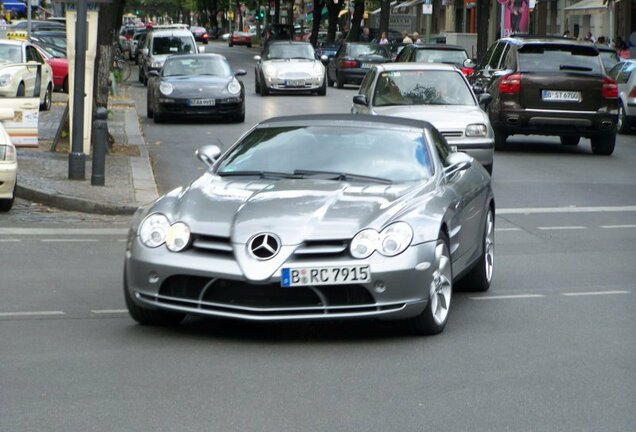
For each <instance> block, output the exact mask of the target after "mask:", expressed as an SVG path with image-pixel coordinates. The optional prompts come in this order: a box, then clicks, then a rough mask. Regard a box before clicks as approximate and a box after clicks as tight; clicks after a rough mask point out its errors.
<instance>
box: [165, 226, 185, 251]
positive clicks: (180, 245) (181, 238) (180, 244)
mask: <svg viewBox="0 0 636 432" xmlns="http://www.w3.org/2000/svg"><path fill="white" fill-rule="evenodd" d="M189 243H190V227H188V226H187V225H186V224H184V223H183V222H177V223H174V224H172V226H170V228H168V232H167V233H166V246H167V247H168V249H170V250H171V251H172V252H179V251H182V250H183V249H185V248H186V247H187V246H188V244H189Z"/></svg>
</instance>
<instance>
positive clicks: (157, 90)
mask: <svg viewBox="0 0 636 432" xmlns="http://www.w3.org/2000/svg"><path fill="white" fill-rule="evenodd" d="M149 74H150V75H149V78H150V79H149V80H148V99H147V107H148V111H147V114H148V118H154V120H155V123H158V122H161V121H165V120H166V119H167V118H168V117H169V116H171V117H174V116H178V115H188V116H200V117H203V116H205V117H224V118H227V119H229V120H231V121H235V122H243V121H245V87H244V85H243V83H242V82H241V81H240V80H239V79H238V78H237V76H243V75H245V71H244V70H241V69H239V70H237V71H236V72H235V71H234V70H233V69H232V67H231V66H230V64H229V63H228V62H227V59H226V58H225V57H223V56H221V55H219V54H189V55H185V54H184V55H172V56H170V57H168V58H167V59H166V62H165V63H164V65H163V68H162V69H161V73H159V72H156V71H151V72H149Z"/></svg>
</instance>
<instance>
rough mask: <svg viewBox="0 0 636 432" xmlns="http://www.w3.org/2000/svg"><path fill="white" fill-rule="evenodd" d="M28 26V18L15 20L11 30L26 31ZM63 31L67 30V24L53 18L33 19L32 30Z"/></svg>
mask: <svg viewBox="0 0 636 432" xmlns="http://www.w3.org/2000/svg"><path fill="white" fill-rule="evenodd" d="M27 28H28V20H15V21H13V23H12V24H11V27H10V29H9V31H26V30H27ZM48 30H51V31H61V32H64V31H65V30H66V24H62V23H60V22H57V21H52V20H31V31H32V32H38V31H48Z"/></svg>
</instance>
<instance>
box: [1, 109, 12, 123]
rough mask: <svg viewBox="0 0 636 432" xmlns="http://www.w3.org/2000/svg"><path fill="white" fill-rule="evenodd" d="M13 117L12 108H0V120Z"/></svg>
mask: <svg viewBox="0 0 636 432" xmlns="http://www.w3.org/2000/svg"><path fill="white" fill-rule="evenodd" d="M14 117H15V111H14V110H13V108H0V121H2V120H13V119H14Z"/></svg>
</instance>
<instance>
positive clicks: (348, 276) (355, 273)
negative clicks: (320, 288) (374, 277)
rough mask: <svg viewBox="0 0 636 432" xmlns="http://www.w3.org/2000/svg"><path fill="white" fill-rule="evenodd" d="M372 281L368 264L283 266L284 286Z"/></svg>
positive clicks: (281, 282) (282, 284)
mask: <svg viewBox="0 0 636 432" xmlns="http://www.w3.org/2000/svg"><path fill="white" fill-rule="evenodd" d="M367 282H371V270H369V266H368V265H361V266H339V267H297V268H283V271H282V277H281V281H280V284H281V286H283V287H295V286H306V285H344V284H359V283H367Z"/></svg>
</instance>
